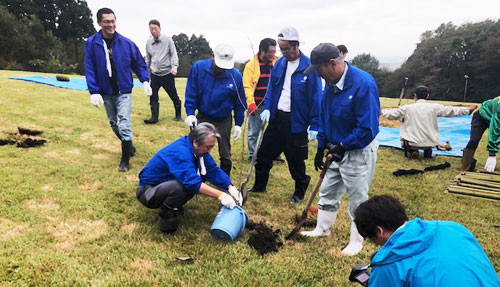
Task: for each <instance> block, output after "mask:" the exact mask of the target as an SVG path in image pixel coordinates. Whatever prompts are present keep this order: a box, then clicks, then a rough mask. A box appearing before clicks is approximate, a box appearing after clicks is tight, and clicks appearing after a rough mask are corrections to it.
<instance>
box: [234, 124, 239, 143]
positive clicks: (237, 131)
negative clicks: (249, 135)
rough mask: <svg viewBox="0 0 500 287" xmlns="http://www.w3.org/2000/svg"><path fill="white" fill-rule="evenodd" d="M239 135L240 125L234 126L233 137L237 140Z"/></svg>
mask: <svg viewBox="0 0 500 287" xmlns="http://www.w3.org/2000/svg"><path fill="white" fill-rule="evenodd" d="M240 136H241V127H240V126H234V133H233V139H234V140H235V141H237V140H238V139H239V138H240Z"/></svg>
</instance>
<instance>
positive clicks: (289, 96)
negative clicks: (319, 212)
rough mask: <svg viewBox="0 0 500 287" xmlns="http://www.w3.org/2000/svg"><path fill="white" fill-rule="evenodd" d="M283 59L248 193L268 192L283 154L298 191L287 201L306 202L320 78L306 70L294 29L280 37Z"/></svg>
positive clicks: (264, 114) (275, 69) (273, 79)
mask: <svg viewBox="0 0 500 287" xmlns="http://www.w3.org/2000/svg"><path fill="white" fill-rule="evenodd" d="M278 45H279V47H280V50H281V53H282V54H283V57H281V58H279V59H278V60H277V61H276V63H275V65H274V67H273V70H272V71H271V78H270V79H269V85H268V86H267V92H266V98H265V100H264V110H263V111H262V113H261V114H260V118H261V120H263V121H264V120H265V121H269V125H268V127H267V129H266V131H265V133H264V136H263V139H262V145H261V147H260V149H259V153H258V154H257V164H256V165H255V184H254V186H253V187H252V188H251V189H250V190H249V192H266V191H267V183H268V180H269V174H270V171H271V169H272V167H273V160H274V159H275V158H276V157H277V156H279V155H280V154H281V153H282V152H284V153H285V157H286V161H287V162H288V170H289V172H290V175H291V176H292V178H293V180H294V182H295V189H294V192H293V194H292V196H291V197H290V198H289V200H288V202H289V203H290V204H296V203H298V202H300V201H301V200H302V199H304V195H305V193H306V191H307V187H308V186H309V181H310V180H311V177H310V176H309V175H307V174H306V165H305V160H306V159H307V157H308V142H309V140H313V139H316V134H317V133H318V132H317V130H318V100H319V96H320V94H321V79H320V78H319V77H318V75H317V74H316V73H313V74H311V75H306V74H305V73H304V70H305V69H306V68H307V67H308V66H309V64H310V63H311V60H310V59H309V57H307V56H306V55H304V54H303V53H302V52H301V51H300V48H299V45H300V37H299V33H298V31H297V29H295V28H294V27H285V28H283V29H281V31H280V33H279V34H278Z"/></svg>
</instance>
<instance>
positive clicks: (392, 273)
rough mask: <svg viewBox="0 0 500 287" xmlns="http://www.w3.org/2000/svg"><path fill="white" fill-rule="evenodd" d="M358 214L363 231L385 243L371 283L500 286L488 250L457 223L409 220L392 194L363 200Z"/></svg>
mask: <svg viewBox="0 0 500 287" xmlns="http://www.w3.org/2000/svg"><path fill="white" fill-rule="evenodd" d="M354 218H355V219H354V221H355V222H356V226H357V228H358V230H359V233H360V234H361V235H362V236H363V237H364V238H368V239H370V240H371V241H373V242H374V243H375V244H377V245H380V246H382V247H381V248H380V249H379V250H378V251H377V253H375V255H374V256H373V257H372V259H371V263H370V266H371V274H370V279H369V281H368V286H370V287H386V286H412V287H428V286H464V287H472V286H477V287H479V286H497V287H498V286H500V280H499V279H498V275H497V274H496V273H495V269H494V268H493V266H492V264H491V262H490V260H489V258H488V256H487V255H486V253H485V252H484V250H483V248H481V246H480V245H479V243H478V242H477V240H476V238H475V237H474V235H473V234H472V233H471V232H470V231H469V230H467V228H465V227H464V226H462V225H460V224H458V223H456V222H453V221H436V220H421V219H420V218H415V219H413V220H409V219H408V216H407V215H406V212H405V208H404V206H403V205H402V204H401V202H399V200H397V199H396V198H394V197H392V196H389V195H378V196H373V197H372V198H370V199H369V200H368V201H365V202H363V203H361V204H360V205H359V206H358V208H357V209H356V211H355V212H354Z"/></svg>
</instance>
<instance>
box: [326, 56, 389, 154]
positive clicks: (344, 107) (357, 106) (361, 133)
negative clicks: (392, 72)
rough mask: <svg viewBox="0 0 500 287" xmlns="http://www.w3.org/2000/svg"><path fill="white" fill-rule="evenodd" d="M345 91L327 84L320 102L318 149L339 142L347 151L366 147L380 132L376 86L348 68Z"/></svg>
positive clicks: (369, 79)
mask: <svg viewBox="0 0 500 287" xmlns="http://www.w3.org/2000/svg"><path fill="white" fill-rule="evenodd" d="M345 63H346V65H348V66H349V68H348V69H347V74H346V76H345V78H344V89H343V90H342V91H337V92H335V90H336V88H334V87H333V86H330V85H329V84H327V85H326V87H325V90H324V92H323V95H322V96H321V100H320V111H319V130H318V148H325V147H326V144H327V143H328V142H330V143H332V144H335V145H338V144H340V143H342V145H343V146H344V148H345V149H346V150H353V149H360V148H364V147H366V146H367V145H368V144H369V143H371V142H372V141H373V139H375V137H376V136H377V134H378V132H379V128H378V125H379V113H380V101H379V96H378V88H377V84H376V83H375V80H374V79H373V77H372V76H371V75H370V74H368V73H367V72H365V71H363V70H361V69H359V68H356V67H354V66H352V65H350V64H349V63H348V62H345Z"/></svg>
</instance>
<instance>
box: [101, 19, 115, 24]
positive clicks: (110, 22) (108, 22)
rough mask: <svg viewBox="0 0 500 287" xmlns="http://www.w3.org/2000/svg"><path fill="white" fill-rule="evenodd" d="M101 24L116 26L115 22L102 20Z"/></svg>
mask: <svg viewBox="0 0 500 287" xmlns="http://www.w3.org/2000/svg"><path fill="white" fill-rule="evenodd" d="M101 23H104V24H114V23H115V20H102V21H101Z"/></svg>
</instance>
